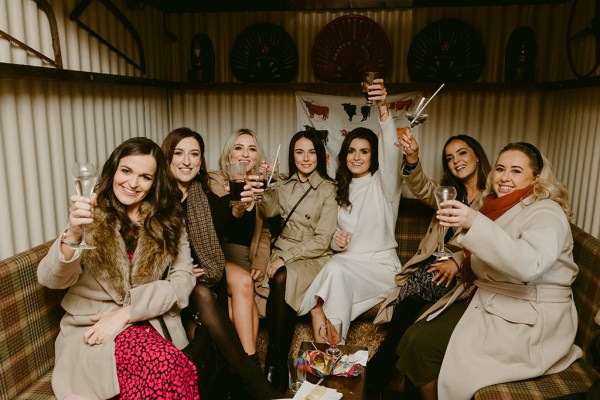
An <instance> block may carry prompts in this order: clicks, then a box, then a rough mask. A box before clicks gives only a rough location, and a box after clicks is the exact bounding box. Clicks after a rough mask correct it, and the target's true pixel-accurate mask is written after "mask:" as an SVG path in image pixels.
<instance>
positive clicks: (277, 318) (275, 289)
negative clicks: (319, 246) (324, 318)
mask: <svg viewBox="0 0 600 400" xmlns="http://www.w3.org/2000/svg"><path fill="white" fill-rule="evenodd" d="M286 280H287V269H286V268H285V266H283V267H281V268H279V269H278V270H277V271H276V272H275V274H274V275H273V278H272V279H271V280H270V281H269V288H270V291H269V297H268V299H267V310H266V311H267V330H268V331H269V347H272V346H275V347H277V348H278V353H281V354H280V357H281V358H280V359H279V360H276V361H275V362H282V363H287V355H288V353H289V351H290V347H291V346H292V340H293V338H294V328H295V326H296V311H294V309H293V308H292V307H290V306H289V304H288V303H286V301H285V283H286Z"/></svg>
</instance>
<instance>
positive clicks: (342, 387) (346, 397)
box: [285, 342, 367, 400]
mask: <svg viewBox="0 0 600 400" xmlns="http://www.w3.org/2000/svg"><path fill="white" fill-rule="evenodd" d="M315 345H316V346H317V348H318V349H319V350H322V351H325V349H327V347H329V346H328V345H326V344H319V343H315ZM338 347H339V348H340V350H341V351H342V354H352V353H355V352H357V351H358V350H367V348H366V347H364V346H352V345H340V346H338ZM300 350H314V347H313V344H312V343H311V342H302V344H301V345H300ZM306 380H307V381H309V382H310V383H314V384H316V383H317V382H318V381H319V378H318V377H316V376H315V375H313V374H306ZM321 385H322V386H325V387H328V388H331V389H335V390H337V391H338V392H340V393H341V394H342V395H343V397H342V400H363V399H364V398H365V370H363V372H362V373H361V374H360V375H358V376H352V377H347V376H328V377H326V378H325V379H324V380H323V382H321ZM285 397H286V398H289V399H291V398H292V397H294V393H292V392H291V390H290V389H288V390H287V392H286V393H285Z"/></svg>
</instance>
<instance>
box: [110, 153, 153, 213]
mask: <svg viewBox="0 0 600 400" xmlns="http://www.w3.org/2000/svg"><path fill="white" fill-rule="evenodd" d="M155 173H156V160H155V159H154V157H152V156H151V155H149V154H144V155H131V156H127V157H123V158H121V160H120V161H119V166H118V167H117V171H116V172H115V175H114V177H113V191H114V193H115V196H116V197H117V199H118V200H119V201H120V202H121V203H122V204H123V205H124V206H125V208H127V213H128V214H130V215H132V214H135V213H136V212H137V210H138V208H139V207H140V205H141V204H142V200H144V197H146V195H147V194H148V192H150V189H152V183H153V182H154V174H155Z"/></svg>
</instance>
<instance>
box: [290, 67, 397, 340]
mask: <svg viewBox="0 0 600 400" xmlns="http://www.w3.org/2000/svg"><path fill="white" fill-rule="evenodd" d="M368 89H369V99H370V100H371V101H373V102H374V103H375V104H376V105H377V107H378V110H379V122H380V127H381V132H379V133H378V134H375V133H374V132H373V131H371V130H370V129H367V128H356V129H354V130H352V131H350V132H349V133H348V134H347V135H346V137H345V139H344V141H343V143H342V147H341V149H340V152H339V154H338V160H337V161H338V164H337V165H338V166H337V171H336V181H337V184H338V186H337V192H336V201H337V205H338V208H337V229H336V232H335V234H334V236H333V238H332V241H331V248H332V249H333V250H335V251H337V254H335V255H334V256H333V257H332V258H331V260H329V261H328V262H327V264H325V267H323V269H322V270H321V272H319V275H317V277H316V278H315V279H314V281H313V282H312V284H311V285H310V287H309V288H308V291H307V292H306V295H305V297H304V299H303V302H302V306H301V307H300V310H299V314H300V315H302V314H306V313H308V312H310V314H311V317H312V325H313V331H314V338H315V341H316V342H323V338H322V337H321V335H320V334H319V330H320V327H321V326H323V325H326V324H329V322H328V321H329V319H330V318H337V319H340V320H341V321H342V325H341V332H336V334H337V335H339V339H340V343H342V344H343V343H344V342H345V339H346V335H347V332H348V329H349V328H350V321H352V320H353V319H354V318H356V317H357V316H359V315H360V314H362V313H363V312H365V311H367V310H368V309H370V308H371V307H373V306H374V305H376V304H378V303H380V302H381V301H382V300H383V299H385V298H386V296H387V295H388V293H389V292H390V291H391V290H393V289H394V288H395V284H394V276H395V275H396V273H398V272H399V270H400V267H401V264H400V260H399V259H398V254H397V251H396V248H397V247H398V243H397V242H396V239H395V235H394V228H395V225H396V217H397V216H398V205H399V203H400V195H401V189H402V177H401V176H400V173H399V169H398V164H399V163H400V157H401V152H400V151H399V150H398V149H397V148H395V147H394V142H396V141H397V135H396V126H395V125H394V120H393V119H392V118H391V117H390V115H389V112H388V109H387V106H386V104H385V100H386V97H387V93H386V89H385V87H384V84H383V79H375V81H374V82H373V83H372V84H371V85H370V86H369V87H368Z"/></svg>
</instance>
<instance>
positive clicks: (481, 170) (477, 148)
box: [441, 135, 492, 200]
mask: <svg viewBox="0 0 600 400" xmlns="http://www.w3.org/2000/svg"><path fill="white" fill-rule="evenodd" d="M455 140H462V141H463V142H465V143H466V144H467V146H469V147H470V148H471V150H473V153H474V154H475V157H477V160H479V162H478V163H477V187H478V188H479V189H480V190H481V191H483V190H484V189H485V183H486V179H487V176H488V174H489V173H490V171H491V170H492V168H491V167H490V162H489V161H488V158H487V155H486V154H485V151H484V150H483V147H481V144H480V143H479V142H478V141H477V140H475V139H473V138H472V137H471V136H468V135H456V136H451V137H450V138H449V139H448V140H447V141H446V144H444V150H443V151H442V167H443V168H444V174H443V175H442V180H441V184H442V185H443V186H454V187H455V188H456V199H457V200H458V199H466V198H467V188H466V187H465V184H464V182H463V181H462V180H461V179H460V178H458V177H456V176H454V175H453V174H452V172H451V171H450V167H448V161H447V160H446V147H448V145H449V144H450V143H451V142H453V141H455Z"/></svg>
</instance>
